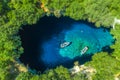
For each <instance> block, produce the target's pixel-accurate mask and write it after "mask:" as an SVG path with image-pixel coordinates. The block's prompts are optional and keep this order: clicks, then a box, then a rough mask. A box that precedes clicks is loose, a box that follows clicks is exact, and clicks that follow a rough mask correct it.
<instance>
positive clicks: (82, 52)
mask: <svg viewBox="0 0 120 80" xmlns="http://www.w3.org/2000/svg"><path fill="white" fill-rule="evenodd" d="M87 50H88V46H86V47H84V48H83V49H82V50H81V54H82V55H83V54H85V53H86V52H87Z"/></svg>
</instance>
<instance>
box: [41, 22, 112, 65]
mask: <svg viewBox="0 0 120 80" xmlns="http://www.w3.org/2000/svg"><path fill="white" fill-rule="evenodd" d="M62 27H63V26H62ZM69 27H71V28H70V29H68V30H67V29H66V30H62V31H61V32H60V33H59V34H56V35H53V36H52V37H51V38H50V39H49V40H47V41H45V42H44V43H43V44H42V49H43V53H42V55H41V57H40V59H41V60H42V61H43V63H44V64H45V65H47V66H54V65H56V64H62V63H66V62H68V61H72V60H74V59H75V58H80V57H81V56H87V55H91V54H95V53H97V52H100V51H102V48H103V47H105V46H110V45H112V44H113V42H114V39H113V37H112V35H111V34H110V33H109V31H108V30H107V29H105V28H93V27H91V26H90V25H87V24H84V23H72V24H71V25H70V26H69ZM64 41H68V42H72V44H71V45H69V46H67V47H65V48H60V44H61V43H63V42H64ZM86 46H88V48H89V49H88V50H87V51H86V52H85V54H81V50H82V49H83V48H84V47H86Z"/></svg>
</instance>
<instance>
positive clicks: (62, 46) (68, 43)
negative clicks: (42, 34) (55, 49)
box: [60, 42, 72, 48]
mask: <svg viewBox="0 0 120 80" xmlns="http://www.w3.org/2000/svg"><path fill="white" fill-rule="evenodd" d="M71 43H72V42H63V43H61V44H60V48H65V47H67V46H69V45H70V44H71Z"/></svg>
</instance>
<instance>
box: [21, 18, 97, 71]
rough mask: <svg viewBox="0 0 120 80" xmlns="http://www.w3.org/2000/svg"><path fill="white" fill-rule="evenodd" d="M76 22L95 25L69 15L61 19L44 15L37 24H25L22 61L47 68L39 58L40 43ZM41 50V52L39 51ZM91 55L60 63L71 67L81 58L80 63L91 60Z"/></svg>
mask: <svg viewBox="0 0 120 80" xmlns="http://www.w3.org/2000/svg"><path fill="white" fill-rule="evenodd" d="M75 22H82V23H83V22H84V23H85V24H88V25H91V26H93V27H94V25H93V24H91V23H88V22H86V21H75V20H73V19H70V18H68V17H61V18H59V19H58V18H55V17H43V18H41V19H40V20H39V21H38V22H37V24H34V25H26V26H23V29H22V30H20V31H19V34H20V36H21V41H22V46H23V48H24V53H23V54H22V55H21V57H20V61H21V62H23V63H24V64H25V65H28V66H29V67H30V68H31V69H36V70H38V71H42V72H43V71H44V70H46V67H45V64H44V63H43V62H42V61H41V62H40V61H39V60H38V59H39V54H42V49H41V50H40V49H39V45H41V44H42V43H43V42H44V41H47V40H49V39H51V37H52V36H53V35H57V34H59V33H60V32H61V31H62V30H65V29H70V25H71V23H75ZM94 28H95V27H94ZM39 51H41V52H40V53H39ZM91 56H92V55H87V56H82V57H79V58H75V59H74V60H73V61H70V62H67V63H64V64H59V65H63V66H65V67H67V68H70V67H72V66H73V62H74V61H76V60H79V62H80V64H83V63H85V62H86V61H90V60H91ZM57 66H58V65H57Z"/></svg>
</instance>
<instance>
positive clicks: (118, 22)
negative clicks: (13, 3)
mask: <svg viewBox="0 0 120 80" xmlns="http://www.w3.org/2000/svg"><path fill="white" fill-rule="evenodd" d="M115 24H120V19H117V18H114V23H113V26H112V27H113V29H115Z"/></svg>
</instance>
